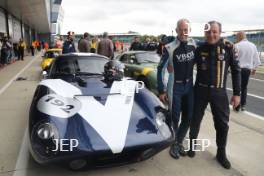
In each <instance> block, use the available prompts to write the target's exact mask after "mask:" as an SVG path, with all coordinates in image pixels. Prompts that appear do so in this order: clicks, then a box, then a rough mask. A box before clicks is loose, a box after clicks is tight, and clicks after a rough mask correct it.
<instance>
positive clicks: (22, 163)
mask: <svg viewBox="0 0 264 176" xmlns="http://www.w3.org/2000/svg"><path fill="white" fill-rule="evenodd" d="M27 131H28V128H26V131H25V134H24V137H23V139H22V144H21V147H20V150H19V154H18V158H17V161H16V167H15V172H14V174H13V176H26V172H27V171H26V168H27V166H28V160H29V152H28V143H29V141H28V140H29V138H28V133H27Z"/></svg>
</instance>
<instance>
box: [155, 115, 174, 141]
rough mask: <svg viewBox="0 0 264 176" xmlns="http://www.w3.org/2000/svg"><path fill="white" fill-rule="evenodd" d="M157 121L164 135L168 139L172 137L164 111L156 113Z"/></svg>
mask: <svg viewBox="0 0 264 176" xmlns="http://www.w3.org/2000/svg"><path fill="white" fill-rule="evenodd" d="M156 123H157V126H158V128H159V131H160V132H161V134H162V136H163V137H164V138H166V139H168V138H170V137H171V131H170V129H169V127H168V125H167V124H166V116H165V114H164V113H163V112H160V111H159V112H157V114H156Z"/></svg>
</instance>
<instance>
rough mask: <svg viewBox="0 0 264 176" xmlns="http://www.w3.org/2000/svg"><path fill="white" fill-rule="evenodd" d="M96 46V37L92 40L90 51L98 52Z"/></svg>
mask: <svg viewBox="0 0 264 176" xmlns="http://www.w3.org/2000/svg"><path fill="white" fill-rule="evenodd" d="M96 47H97V42H96V38H93V39H92V42H91V47H90V48H91V49H90V52H91V53H96Z"/></svg>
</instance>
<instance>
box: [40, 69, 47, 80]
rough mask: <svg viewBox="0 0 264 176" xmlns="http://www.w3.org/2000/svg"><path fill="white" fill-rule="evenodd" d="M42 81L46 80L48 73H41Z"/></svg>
mask: <svg viewBox="0 0 264 176" xmlns="http://www.w3.org/2000/svg"><path fill="white" fill-rule="evenodd" d="M41 77H42V79H47V77H48V72H47V71H45V70H44V71H42V75H41Z"/></svg>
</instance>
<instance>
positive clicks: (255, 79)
mask: <svg viewBox="0 0 264 176" xmlns="http://www.w3.org/2000/svg"><path fill="white" fill-rule="evenodd" d="M249 79H252V80H254V81H259V82H264V80H263V79H257V78H249Z"/></svg>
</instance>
